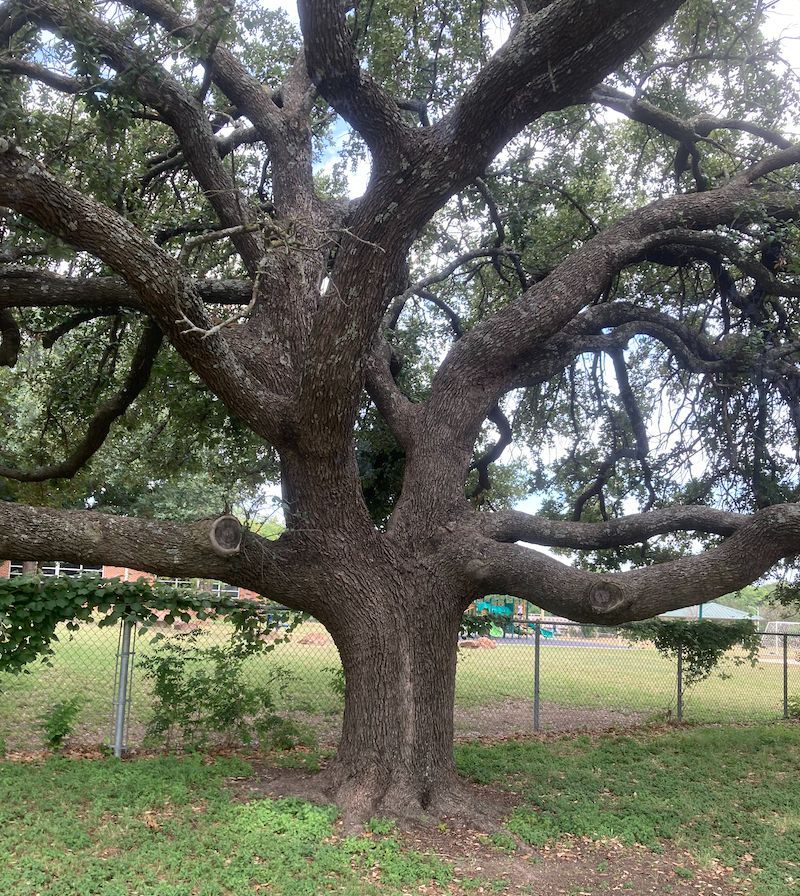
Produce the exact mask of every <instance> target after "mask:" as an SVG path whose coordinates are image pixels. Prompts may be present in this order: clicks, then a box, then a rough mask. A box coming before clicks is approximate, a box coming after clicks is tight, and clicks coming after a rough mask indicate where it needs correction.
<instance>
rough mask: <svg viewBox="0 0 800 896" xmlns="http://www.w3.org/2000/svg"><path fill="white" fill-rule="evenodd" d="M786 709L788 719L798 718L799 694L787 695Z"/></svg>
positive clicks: (799, 717)
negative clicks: (787, 710)
mask: <svg viewBox="0 0 800 896" xmlns="http://www.w3.org/2000/svg"><path fill="white" fill-rule="evenodd" d="M788 709H789V718H790V719H800V694H795V695H794V696H793V697H789V702H788Z"/></svg>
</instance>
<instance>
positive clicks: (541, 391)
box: [0, 0, 800, 816]
mask: <svg viewBox="0 0 800 896" xmlns="http://www.w3.org/2000/svg"><path fill="white" fill-rule="evenodd" d="M762 6H763V4H762V3H760V2H755V0H738V2H734V3H729V4H726V6H725V9H720V8H718V7H717V5H716V4H713V3H711V2H708V0H692V2H684V0H648V2H644V0H603V2H600V0H553V2H549V3H548V2H536V0H534V2H531V0H528V2H525V0H523V2H519V3H517V4H515V5H514V4H507V3H500V2H494V3H492V2H484V3H480V4H479V3H466V4H459V3H455V4H453V3H450V2H448V0H445V2H442V3H438V4H436V5H435V6H433V5H431V6H430V8H429V7H428V6H427V5H425V4H420V5H417V4H414V3H412V2H408V0H403V2H396V3H388V4H386V3H365V2H361V3H359V2H355V3H344V2H340V0H301V2H300V3H299V20H300V33H299V34H296V33H295V32H294V30H293V27H292V26H291V24H290V23H289V22H288V21H287V20H286V19H285V18H284V17H283V16H282V15H280V14H275V13H269V12H267V11H265V10H262V9H260V8H259V5H258V4H253V5H243V6H241V7H239V8H233V4H232V3H229V2H218V0H203V2H199V0H198V2H197V3H196V4H194V3H192V2H188V0H186V2H184V0H175V2H173V0H124V2H118V3H102V2H93V0H10V2H6V3H4V4H3V5H2V6H0V46H1V47H2V49H0V74H2V82H1V83H0V116H2V118H1V119H0V120H2V132H1V133H2V136H0V205H2V206H4V207H5V209H6V212H5V217H4V219H3V223H2V237H3V242H2V245H0V253H2V261H3V263H4V266H3V268H2V271H0V337H1V338H2V342H1V343H0V365H3V366H4V367H5V368H6V369H5V370H0V374H2V378H0V383H2V385H3V390H4V391H3V395H2V397H0V411H1V412H2V414H3V417H4V420H5V424H6V430H5V432H6V438H5V441H4V444H3V445H2V446H0V477H3V478H2V480H0V481H2V482H3V483H4V485H3V489H4V492H3V493H4V494H5V495H6V497H7V498H8V499H9V500H6V501H3V502H0V556H6V557H9V556H10V557H14V558H18V559H23V560H24V559H37V558H42V557H60V558H63V559H73V560H81V561H84V562H98V563H99V562H104V563H113V564H119V565H129V566H133V567H136V568H140V569H145V570H150V571H152V572H155V573H159V574H164V575H169V576H183V575H192V576H202V577H214V578H219V579H223V580H225V581H227V582H230V583H233V584H236V585H240V586H243V587H246V588H250V589H253V590H255V591H257V592H259V593H262V594H267V595H269V596H270V597H272V598H274V599H276V600H278V601H281V602H283V603H285V604H287V605H288V606H290V607H294V608H298V609H302V610H305V611H308V612H310V613H312V614H313V615H314V616H315V617H316V618H317V619H319V620H320V621H322V622H323V623H324V624H325V626H326V627H327V628H328V630H329V631H330V632H331V634H332V636H333V638H334V640H335V642H336V645H337V647H338V648H339V652H340V654H341V658H342V662H343V665H344V669H345V673H346V681H347V689H346V698H345V712H344V723H343V731H342V739H341V743H340V746H339V750H338V753H337V756H336V758H335V760H334V761H333V762H332V763H331V765H330V767H329V768H328V769H327V770H326V773H325V774H326V784H327V787H328V788H329V792H330V793H331V794H332V796H333V797H334V798H335V799H336V800H338V801H339V803H340V804H341V805H343V806H344V807H345V808H346V809H347V810H348V811H349V812H350V813H352V814H353V815H354V816H359V815H364V814H370V813H372V812H374V811H376V810H378V809H383V810H395V811H407V812H415V811H420V810H422V809H427V810H428V811H432V812H436V811H444V810H446V809H447V808H448V807H450V806H451V805H452V802H453V799H454V796H455V788H456V782H455V775H454V769H453V760H452V739H453V716H452V710H453V697H454V680H455V668H456V644H457V637H458V629H459V623H460V619H461V616H462V613H463V612H464V610H465V608H466V607H467V606H468V605H469V603H470V602H471V601H472V600H473V599H474V598H475V597H476V596H478V595H481V594H484V593H488V592H501V593H508V594H514V595H517V596H519V597H520V598H527V599H530V600H532V601H534V602H535V603H536V604H538V605H540V606H543V607H545V608H547V609H548V610H550V611H552V612H554V613H559V614H564V615H566V616H569V617H570V618H572V619H575V620H580V621H586V622H596V623H617V622H622V621H625V620H632V619H641V618H645V617H649V616H652V615H654V614H657V613H659V612H661V611H664V610H669V609H672V608H676V607H680V606H685V605H688V604H692V603H697V602H699V601H703V600H708V599H711V598H713V597H716V596H718V595H721V594H724V593H726V592H729V591H731V590H734V589H737V588H739V587H742V586H744V585H746V584H748V583H750V582H752V581H753V580H755V579H756V578H758V577H759V576H760V575H761V574H762V573H764V572H765V571H766V570H768V569H770V568H771V567H773V566H774V565H775V564H776V563H778V562H779V561H781V560H782V559H784V558H789V557H791V556H793V555H794V554H795V553H797V552H798V551H800V504H798V503H796V499H797V497H798V492H797V487H798V484H797V451H798V423H799V422H800V409H799V408H798V401H797V397H798V394H799V391H800V377H798V370H797V359H798V349H800V345H799V344H798V339H797V333H798V327H800V320H798V312H797V309H796V307H795V306H796V299H797V297H798V295H800V282H798V278H797V276H796V275H797V273H798V271H800V267H798V264H797V251H798V249H800V243H798V235H797V230H796V226H795V222H796V221H797V219H798V217H800V196H799V195H798V192H797V169H796V167H794V166H796V165H797V163H798V162H800V145H797V144H795V143H793V142H792V141H791V139H790V137H788V136H787V134H790V133H791V131H790V130H787V128H790V126H791V121H790V120H789V118H788V117H787V114H786V112H787V109H789V108H790V107H791V104H792V103H793V102H794V99H795V97H796V94H795V92H794V85H793V83H792V81H791V78H790V77H789V76H788V74H787V69H786V68H785V67H783V68H782V67H781V62H780V55H779V47H778V46H777V45H775V44H774V43H773V42H770V41H768V40H767V39H766V38H764V37H763V35H762V34H761V32H760V30H759V29H760V28H761V26H762V24H763V10H762V8H761V7H762ZM494 44H502V45H499V46H494ZM342 134H344V138H343V139H344V149H343V151H342V159H343V161H342V162H341V163H340V164H339V166H338V167H337V166H335V165H334V166H333V167H331V164H330V157H331V153H332V151H333V150H332V149H331V148H330V143H331V140H332V139H333V138H336V139H340V140H341V139H342ZM358 158H362V159H368V161H369V165H370V175H369V181H368V183H367V185H366V189H365V191H364V194H363V196H360V197H358V198H355V199H351V198H349V197H348V195H347V190H346V189H345V188H344V187H343V183H344V176H343V171H344V169H345V168H346V166H347V164H348V160H350V161H352V160H356V159H358ZM45 393H46V395H45ZM43 396H44V397H43ZM165 410H166V411H169V412H170V414H171V416H169V415H167V414H166V412H165ZM176 421H177V422H176ZM171 427H172V428H171ZM198 433H202V434H204V435H202V437H201V436H199V435H198ZM211 434H213V435H214V437H213V438H212V435H211ZM217 436H218V438H217ZM198 438H199V439H200V441H197V439H198ZM514 439H517V441H518V444H520V445H521V446H522V448H521V449H520V451H521V453H520V454H519V455H518V457H517V468H516V469H517V475H518V471H519V467H520V465H521V464H527V466H528V468H529V476H530V478H529V480H528V481H527V483H526V484H527V486H528V487H530V488H535V489H536V490H537V491H539V492H540V493H541V495H542V496H543V497H544V504H543V507H542V512H541V513H540V514H538V515H534V514H528V513H523V512H520V511H517V510H513V509H508V508H504V507H503V506H502V501H498V500H496V499H495V497H494V495H495V492H493V490H492V474H493V472H494V473H497V472H498V466H497V461H498V460H499V459H500V457H501V454H502V453H503V450H504V449H505V448H506V447H507V446H508V445H509V444H510V443H511V442H512V440H514ZM131 444H133V445H135V446H136V450H135V454H136V457H135V458H134V457H130V460H129V462H126V464H125V466H126V469H127V470H128V477H129V478H128V480H126V488H127V489H128V490H130V489H131V488H132V489H133V490H134V491H135V490H136V488H137V486H136V481H137V477H138V482H139V488H140V489H141V490H143V491H146V490H147V488H148V487H151V486H152V482H153V481H156V480H157V479H158V475H157V473H156V472H151V473H150V474H148V464H152V465H153V469H154V470H155V469H156V468H157V467H158V466H159V464H160V463H161V462H162V461H163V459H164V457H165V456H169V458H170V459H171V463H172V464H173V466H174V467H178V468H180V467H181V465H182V464H183V465H184V467H185V468H186V469H192V470H195V471H198V470H200V471H202V469H203V467H204V466H205V465H211V466H213V465H215V464H218V465H219V464H221V465H222V466H223V467H225V468H226V469H228V467H230V468H231V469H232V468H234V467H235V466H236V463H237V462H240V465H241V469H242V470H244V469H245V468H248V469H249V472H245V473H242V475H243V476H245V478H246V476H247V475H251V474H252V473H253V470H256V473H258V474H261V475H263V476H266V477H268V475H269V473H270V472H271V471H272V463H273V458H277V460H278V462H279V465H280V482H281V486H282V495H283V505H284V512H285V516H286V531H285V532H284V533H283V534H282V535H281V537H280V538H278V539H276V540H269V539H265V538H262V537H259V536H258V535H256V534H253V533H252V532H249V531H243V532H242V533H240V538H239V536H237V535H236V533H233V535H234V537H233V538H232V541H231V543H230V544H229V546H228V547H229V549H225V546H224V545H220V544H219V542H218V541H217V540H215V539H211V538H210V537H209V535H210V532H211V529H212V522H211V521H207V522H205V523H191V524H189V523H186V524H184V523H179V522H176V521H174V520H173V521H167V520H164V519H161V520H157V519H153V518H152V516H151V514H150V511H152V510H154V509H155V510H157V509H158V507H157V506H153V505H147V506H143V505H136V506H134V505H135V502H131V501H130V500H123V499H121V498H119V496H118V495H117V497H116V498H113V499H112V498H109V497H108V494H107V490H106V486H104V484H103V481H102V480H103V477H104V476H106V475H107V476H108V480H109V482H110V481H111V480H112V479H114V476H118V474H117V473H112V471H110V470H109V465H110V464H111V463H112V462H113V460H114V459H115V458H116V459H119V458H120V457H122V456H123V455H124V451H123V449H124V447H125V446H126V445H131ZM181 444H185V445H187V446H188V448H187V451H186V456H185V457H184V458H183V459H182V457H181V453H180V446H181ZM237 446H238V447H237ZM195 449H196V450H195ZM237 451H238V452H240V453H241V457H238V458H237V457H236V455H237ZM109 458H111V461H110V460H109ZM226 465H227V466H226ZM92 471H94V473H92ZM98 471H99V472H98ZM499 472H501V473H502V470H499ZM506 473H508V470H506ZM81 477H83V478H81ZM131 477H132V479H131ZM237 481H238V480H237ZM65 482H73V483H76V482H77V483H80V485H79V486H75V488H74V490H73V492H72V493H69V492H68V490H67V491H65V489H66V488H67V486H65ZM132 482H133V484H131V483H132ZM42 484H43V485H42ZM106 485H107V484H106ZM122 491H125V489H122ZM79 493H81V494H83V496H84V498H88V497H91V498H92V501H90V502H88V503H89V505H91V503H92V502H94V503H95V504H97V505H100V506H103V505H105V511H106V512H99V511H98V510H96V509H95V510H89V509H83V510H74V509H71V510H68V509H63V506H61V507H59V506H57V505H58V504H59V503H60V504H62V505H63V504H65V503H68V501H67V497H68V495H69V494H71V498H70V499H69V500H73V501H74V499H75V495H77V494H79ZM126 494H127V492H126ZM114 507H117V508H121V509H122V510H123V511H125V513H117V514H115V513H111V512H108V511H109V510H110V509H113V508H114ZM137 508H138V509H139V510H141V511H142V515H139V516H136V515H132V514H131V513H130V511H131V509H134V510H135V509H137ZM221 510H222V508H220V511H221ZM228 537H229V539H230V537H231V533H230V532H228ZM520 542H525V543H529V544H533V545H539V546H549V547H551V548H559V549H564V550H568V549H569V550H572V551H581V552H584V553H582V554H581V555H580V557H582V558H583V560H582V561H581V562H577V563H575V564H573V565H565V564H563V563H561V562H559V561H558V560H556V559H554V558H553V557H552V556H550V555H549V554H548V553H546V552H545V553H543V552H541V551H536V550H533V549H531V548H530V547H528V546H526V545H523V544H520Z"/></svg>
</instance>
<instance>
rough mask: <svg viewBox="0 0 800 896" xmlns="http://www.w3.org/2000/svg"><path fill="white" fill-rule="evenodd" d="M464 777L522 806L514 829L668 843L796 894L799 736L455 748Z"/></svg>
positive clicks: (766, 729) (798, 730) (683, 734)
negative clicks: (506, 793) (503, 791)
mask: <svg viewBox="0 0 800 896" xmlns="http://www.w3.org/2000/svg"><path fill="white" fill-rule="evenodd" d="M456 758H457V762H458V766H459V769H460V771H461V773H462V774H465V775H468V776H470V777H471V778H473V779H474V780H476V781H479V782H481V783H484V784H492V785H495V786H497V785H500V786H509V787H512V788H513V789H514V790H517V791H520V792H522V793H523V794H524V795H525V798H526V802H527V805H525V806H524V807H521V808H519V809H517V810H516V812H515V813H514V815H513V816H512V818H511V819H510V821H509V823H508V827H509V829H510V830H511V831H512V832H513V833H515V834H516V835H517V836H519V837H521V838H522V839H523V840H524V841H526V842H528V843H530V844H533V845H542V844H544V843H547V842H551V841H553V840H558V839H559V838H562V837H564V836H565V835H575V836H588V837H591V838H594V839H599V838H604V837H614V838H617V839H619V840H621V841H622V842H623V843H625V844H628V845H633V844H642V845H644V846H647V847H649V848H650V849H653V850H659V849H661V848H662V847H663V846H664V845H665V843H667V842H668V843H671V844H674V845H675V846H677V847H679V848H681V849H685V850H686V851H688V852H689V853H691V854H692V855H693V856H695V857H696V858H697V859H698V860H699V861H700V862H701V863H710V862H715V861H716V862H720V863H721V864H722V865H724V866H728V867H731V868H733V869H734V873H735V874H737V875H738V876H740V877H747V878H750V879H752V881H753V885H754V892H755V893H756V894H759V896H786V894H788V893H796V892H800V725H798V724H796V723H787V724H780V723H778V724H773V725H762V726H754V727H748V728H726V727H720V728H709V729H694V730H676V731H668V732H661V733H658V734H646V735H636V736H630V737H611V736H604V737H597V738H592V737H589V736H578V737H572V738H570V739H566V738H564V739H559V740H556V741H536V740H533V739H531V740H527V741H509V742H506V743H502V744H498V745H492V746H487V745H481V744H466V745H461V746H458V747H457V748H456Z"/></svg>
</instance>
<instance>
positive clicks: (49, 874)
mask: <svg viewBox="0 0 800 896" xmlns="http://www.w3.org/2000/svg"><path fill="white" fill-rule="evenodd" d="M247 772H248V767H247V765H246V764H245V763H243V762H240V761H237V760H235V759H221V760H217V761H214V762H210V763H206V762H204V761H203V759H201V758H200V757H197V756H193V757H183V758H181V759H175V758H162V759H154V760H140V761H138V762H132V763H121V762H118V761H115V760H106V761H96V762H80V761H70V760H57V759H53V760H49V761H47V762H42V763H22V764H17V765H14V764H9V763H4V764H0V893H2V894H3V896H133V894H136V896H234V894H235V896H239V894H255V893H262V892H263V893H269V894H273V896H275V894H280V896H313V894H317V893H337V894H345V896H371V894H384V896H399V894H401V893H407V892H409V888H410V887H414V888H415V889H416V887H417V886H418V885H419V884H421V883H425V884H433V885H434V886H435V885H436V884H438V883H442V884H444V883H446V882H447V881H449V879H450V877H451V876H452V871H451V869H450V868H449V866H448V865H446V864H445V863H443V862H441V861H439V860H438V859H436V858H435V857H432V856H426V855H422V854H420V853H416V852H412V851H409V850H405V849H402V848H401V847H400V845H399V844H398V842H397V841H396V840H395V839H394V838H392V837H388V838H380V839H379V838H375V837H372V836H362V837H346V838H343V837H334V836H333V822H334V820H335V817H336V812H335V810H334V809H332V808H329V807H319V806H312V805H311V804H309V803H304V802H300V801H298V800H274V801H273V800H258V801H255V802H252V803H247V804H243V803H238V802H235V801H234V800H232V799H231V797H230V795H229V794H228V792H227V791H226V790H225V789H224V788H223V787H222V784H223V781H224V779H225V778H226V777H230V776H235V775H242V774H247ZM377 868H379V869H380V871H379V872H377V871H376V869H377ZM431 892H443V890H439V889H438V888H437V889H434V890H432V891H431Z"/></svg>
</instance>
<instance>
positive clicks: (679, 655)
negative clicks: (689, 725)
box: [678, 644, 683, 722]
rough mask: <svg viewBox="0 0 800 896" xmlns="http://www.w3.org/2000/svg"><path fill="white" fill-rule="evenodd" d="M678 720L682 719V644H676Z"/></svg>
mask: <svg viewBox="0 0 800 896" xmlns="http://www.w3.org/2000/svg"><path fill="white" fill-rule="evenodd" d="M678 721H679V722H682V721H683V644H679V645H678Z"/></svg>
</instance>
